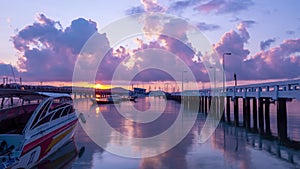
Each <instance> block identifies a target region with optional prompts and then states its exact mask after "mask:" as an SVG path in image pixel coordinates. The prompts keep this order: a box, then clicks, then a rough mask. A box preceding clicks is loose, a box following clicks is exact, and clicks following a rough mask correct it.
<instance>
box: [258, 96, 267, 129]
mask: <svg viewBox="0 0 300 169" xmlns="http://www.w3.org/2000/svg"><path fill="white" fill-rule="evenodd" d="M258 123H259V133H260V134H264V133H265V130H264V106H263V98H259V100H258Z"/></svg>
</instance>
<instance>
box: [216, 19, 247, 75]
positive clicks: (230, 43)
mask: <svg viewBox="0 0 300 169" xmlns="http://www.w3.org/2000/svg"><path fill="white" fill-rule="evenodd" d="M237 29H238V32H237V31H235V30H231V31H230V32H227V33H225V34H224V35H223V36H222V37H221V39H220V42H218V43H217V44H215V45H214V48H215V50H216V51H217V52H218V54H219V56H220V57H221V56H222V55H223V53H226V52H231V53H232V55H226V57H225V72H226V75H227V77H229V78H227V79H232V78H231V77H232V75H233V74H234V73H235V72H241V73H243V71H242V70H243V69H244V68H243V67H244V66H245V65H243V63H244V60H245V59H246V58H247V56H248V55H249V53H250V51H249V50H248V49H245V44H246V43H247V41H248V39H249V33H248V31H247V29H246V27H245V25H244V24H243V23H241V24H239V25H238V27H237ZM245 74H246V72H245Z"/></svg>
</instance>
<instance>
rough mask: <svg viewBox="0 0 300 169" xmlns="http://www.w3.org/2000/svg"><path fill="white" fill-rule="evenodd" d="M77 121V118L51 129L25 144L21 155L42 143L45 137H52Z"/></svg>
mask: <svg viewBox="0 0 300 169" xmlns="http://www.w3.org/2000/svg"><path fill="white" fill-rule="evenodd" d="M76 122H77V119H76V120H74V121H72V122H70V123H68V124H66V125H64V126H62V127H60V128H58V129H56V130H54V131H52V132H51V133H49V134H47V135H45V136H43V137H41V138H39V139H37V140H35V141H33V142H31V143H29V144H27V145H25V147H24V148H23V151H22V155H24V154H26V153H27V152H28V151H30V150H32V149H33V148H35V147H37V145H40V144H41V143H43V142H44V141H46V140H47V139H49V138H52V137H54V136H55V135H57V134H59V133H61V132H62V131H64V130H65V129H67V128H68V127H70V126H72V125H73V124H75V123H76Z"/></svg>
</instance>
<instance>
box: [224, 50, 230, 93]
mask: <svg viewBox="0 0 300 169" xmlns="http://www.w3.org/2000/svg"><path fill="white" fill-rule="evenodd" d="M225 55H231V53H230V52H225V53H223V90H225ZM223 92H224V91H223Z"/></svg>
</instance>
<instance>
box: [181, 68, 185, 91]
mask: <svg viewBox="0 0 300 169" xmlns="http://www.w3.org/2000/svg"><path fill="white" fill-rule="evenodd" d="M185 72H186V70H183V71H182V72H181V93H183V73H185Z"/></svg>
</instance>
